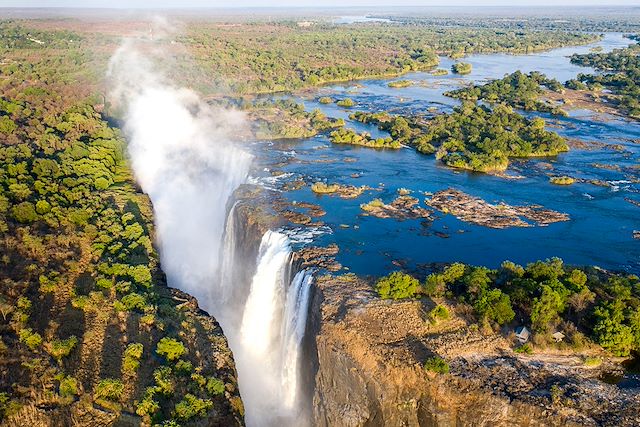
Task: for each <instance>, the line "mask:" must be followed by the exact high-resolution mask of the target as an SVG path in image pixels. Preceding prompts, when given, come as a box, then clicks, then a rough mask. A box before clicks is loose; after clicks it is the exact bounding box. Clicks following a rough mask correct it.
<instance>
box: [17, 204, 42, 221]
mask: <svg viewBox="0 0 640 427" xmlns="http://www.w3.org/2000/svg"><path fill="white" fill-rule="evenodd" d="M12 213H13V217H14V218H15V220H16V221H18V222H21V223H23V224H27V223H30V222H34V221H36V220H37V219H38V213H37V212H36V208H35V206H33V203H31V202H22V203H20V204H19V205H17V206H14V207H13V210H12Z"/></svg>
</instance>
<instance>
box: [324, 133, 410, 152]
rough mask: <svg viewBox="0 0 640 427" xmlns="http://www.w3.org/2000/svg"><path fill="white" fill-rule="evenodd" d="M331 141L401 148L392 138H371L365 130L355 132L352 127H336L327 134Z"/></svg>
mask: <svg viewBox="0 0 640 427" xmlns="http://www.w3.org/2000/svg"><path fill="white" fill-rule="evenodd" d="M329 137H330V139H331V142H333V143H334V144H350V145H361V146H363V147H369V148H393V149H398V148H401V147H402V145H401V144H400V143H399V142H398V141H394V140H393V138H390V137H387V138H378V139H373V138H371V135H369V134H368V133H367V132H363V133H360V134H359V133H356V132H355V131H354V130H352V129H338V130H335V131H333V132H331V134H330V135H329Z"/></svg>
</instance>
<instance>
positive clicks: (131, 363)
mask: <svg viewBox="0 0 640 427" xmlns="http://www.w3.org/2000/svg"><path fill="white" fill-rule="evenodd" d="M143 350H144V348H143V346H142V344H140V343H132V344H129V345H128V346H127V348H126V349H125V350H124V355H123V356H122V369H123V370H124V371H125V372H127V373H130V374H133V373H135V372H136V371H137V370H138V367H140V359H141V358H142V352H143Z"/></svg>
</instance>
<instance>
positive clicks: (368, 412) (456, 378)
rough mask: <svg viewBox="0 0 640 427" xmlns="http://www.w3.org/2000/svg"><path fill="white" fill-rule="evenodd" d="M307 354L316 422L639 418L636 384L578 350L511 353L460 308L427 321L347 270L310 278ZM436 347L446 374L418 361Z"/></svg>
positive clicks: (352, 426) (536, 422) (420, 309)
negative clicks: (587, 360) (607, 377)
mask: <svg viewBox="0 0 640 427" xmlns="http://www.w3.org/2000/svg"><path fill="white" fill-rule="evenodd" d="M316 284H317V289H316V292H315V296H314V300H313V302H312V306H311V315H310V324H309V333H310V334H311V335H312V337H310V338H309V339H308V342H307V345H308V348H307V352H308V356H309V360H310V365H311V366H310V367H309V369H310V371H311V372H312V374H311V376H312V377H313V381H314V384H315V386H314V396H313V407H314V410H313V420H314V424H315V425H317V426H322V427H324V426H331V427H341V426H344V427H359V426H461V425H473V426H514V425H518V426H578V425H580V426H582V425H617V426H618V425H629V426H630V425H639V424H640V415H639V413H638V409H637V408H638V407H640V401H639V397H638V391H637V390H635V391H634V390H624V389H622V388H619V387H617V386H614V385H609V384H606V383H604V382H602V381H600V380H598V379H597V376H598V372H597V369H592V368H591V369H590V368H587V367H585V366H584V364H582V363H581V362H580V361H579V360H576V359H578V358H575V357H573V358H572V357H569V356H557V357H554V356H552V355H539V354H536V355H533V356H527V355H518V354H514V352H513V351H512V350H511V348H510V347H511V346H510V345H509V342H508V341H507V340H506V339H504V338H503V337H502V336H500V335H497V334H489V335H483V334H481V333H480V332H479V331H478V329H477V328H476V327H474V326H473V325H468V324H467V322H466V321H464V320H463V317H464V316H462V315H461V316H454V317H453V319H451V320H447V321H442V322H440V323H438V324H432V323H430V322H428V321H427V316H426V312H427V311H428V309H429V306H428V305H429V304H430V303H429V302H425V301H400V302H395V301H384V300H380V299H379V298H378V297H377V296H376V295H375V293H374V292H373V291H372V286H371V285H370V284H368V283H366V282H365V281H363V280H361V279H359V278H357V277H356V276H353V275H346V276H339V277H335V276H325V277H321V278H319V279H318V280H317V282H316ZM434 355H437V356H439V357H442V358H443V359H445V360H446V361H447V362H448V364H449V365H450V373H449V374H433V373H429V372H425V370H424V369H423V363H424V360H425V359H426V358H428V357H430V356H434Z"/></svg>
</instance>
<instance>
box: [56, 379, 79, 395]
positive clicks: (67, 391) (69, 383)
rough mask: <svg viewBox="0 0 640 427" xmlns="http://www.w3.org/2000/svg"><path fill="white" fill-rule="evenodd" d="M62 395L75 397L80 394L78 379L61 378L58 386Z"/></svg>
mask: <svg viewBox="0 0 640 427" xmlns="http://www.w3.org/2000/svg"><path fill="white" fill-rule="evenodd" d="M58 390H59V393H60V396H62V397H73V396H77V395H78V380H76V379H75V378H73V377H64V378H62V379H61V380H60V386H59V387H58Z"/></svg>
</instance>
